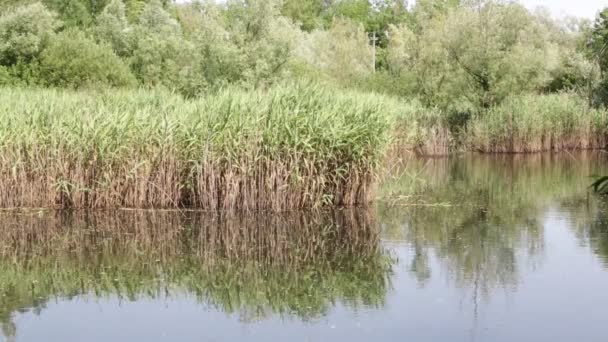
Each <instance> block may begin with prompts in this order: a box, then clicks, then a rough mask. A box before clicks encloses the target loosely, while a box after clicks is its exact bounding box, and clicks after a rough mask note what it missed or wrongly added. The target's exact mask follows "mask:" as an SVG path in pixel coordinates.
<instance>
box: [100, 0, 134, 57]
mask: <svg viewBox="0 0 608 342" xmlns="http://www.w3.org/2000/svg"><path fill="white" fill-rule="evenodd" d="M96 21H97V23H96V26H95V28H94V29H93V32H94V35H95V37H96V38H97V40H98V41H99V42H105V43H108V44H110V45H111V46H112V49H113V50H114V52H115V53H116V54H117V55H119V56H121V57H127V56H130V55H131V54H132V52H133V44H134V42H133V39H134V37H133V33H134V32H133V29H132V27H131V26H130V25H129V22H128V20H127V15H126V8H125V4H124V3H123V2H122V0H112V1H111V2H110V3H109V4H108V5H107V6H106V8H104V10H103V12H101V14H99V16H97V20H96Z"/></svg>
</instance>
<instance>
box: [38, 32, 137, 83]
mask: <svg viewBox="0 0 608 342" xmlns="http://www.w3.org/2000/svg"><path fill="white" fill-rule="evenodd" d="M40 77H41V83H43V84H45V85H49V86H59V87H68V88H79V87H83V86H89V85H92V84H98V85H102V86H115V87H125V86H130V85H133V84H134V83H135V79H134V78H133V75H132V74H131V72H130V71H129V69H128V67H127V66H126V65H125V64H124V63H123V62H122V60H121V59H120V58H119V57H118V56H116V55H115V54H114V52H112V49H111V48H110V47H109V46H107V45H99V44H96V43H95V42H94V41H92V40H91V39H89V38H87V37H86V36H85V35H84V34H83V33H81V32H77V31H66V32H62V33H60V34H58V35H57V36H55V37H53V39H52V40H51V42H50V44H49V47H48V48H47V49H46V50H45V51H44V52H43V53H42V56H41V61H40Z"/></svg>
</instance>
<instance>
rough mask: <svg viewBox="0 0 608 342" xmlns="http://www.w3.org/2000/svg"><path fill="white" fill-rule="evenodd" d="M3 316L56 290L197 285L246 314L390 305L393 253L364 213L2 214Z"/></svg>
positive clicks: (155, 292)
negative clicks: (391, 253) (388, 297)
mask: <svg viewBox="0 0 608 342" xmlns="http://www.w3.org/2000/svg"><path fill="white" fill-rule="evenodd" d="M0 220H1V222H2V227H3V229H2V230H0V256H1V258H0V323H1V325H2V330H3V332H4V334H5V335H6V336H14V335H15V332H16V331H15V330H16V328H15V325H14V324H13V322H12V317H13V316H14V315H15V313H17V312H26V311H33V312H36V313H40V312H41V311H42V310H43V309H44V308H45V304H46V302H47V301H48V300H49V299H52V298H66V299H69V298H74V297H76V296H79V295H83V294H93V295H94V296H96V297H98V298H103V297H109V296H118V297H120V298H123V299H126V300H130V301H136V300H139V299H142V298H157V297H161V296H170V295H171V294H178V293H187V294H194V295H195V296H196V298H197V299H198V301H200V302H201V303H203V304H205V305H208V306H210V307H213V308H214V309H216V310H219V311H223V312H226V313H237V314H239V315H241V318H242V319H243V320H245V321H255V320H259V319H262V318H264V317H267V316H269V315H287V316H294V317H298V318H299V319H303V320H311V319H315V318H318V317H321V316H322V315H324V314H325V313H326V312H327V311H328V310H329V309H330V308H331V307H332V306H333V305H334V304H335V303H336V302H340V303H343V304H344V305H347V306H348V307H350V308H351V309H353V310H356V309H357V308H358V307H360V306H362V307H376V308H380V307H382V306H383V305H384V302H385V297H386V294H387V291H388V290H389V289H390V274H391V259H390V258H389V257H388V255H387V254H386V253H385V251H384V250H383V249H382V248H381V246H380V244H379V234H378V230H377V224H376V223H375V221H374V219H373V217H372V216H371V215H369V213H367V212H365V211H348V210H344V211H335V212H325V213H316V214H310V215H302V214H284V215H264V214H258V215H243V216H230V217H227V216H223V215H205V214H197V213H183V214H175V213H169V212H164V213H163V212H145V213H141V212H119V213H111V214H108V213H95V214H92V213H73V214H65V213H40V214H37V213H28V214H11V215H2V216H1V217H0Z"/></svg>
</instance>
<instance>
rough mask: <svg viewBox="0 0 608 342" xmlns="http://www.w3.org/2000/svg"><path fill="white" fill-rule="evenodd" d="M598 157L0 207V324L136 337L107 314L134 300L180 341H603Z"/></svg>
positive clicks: (607, 281) (475, 161) (419, 167)
mask: <svg viewBox="0 0 608 342" xmlns="http://www.w3.org/2000/svg"><path fill="white" fill-rule="evenodd" d="M607 161H608V157H606V156H605V155H603V154H593V153H582V154H544V155H534V156H525V157H524V156H498V157H496V156H494V157H487V156H470V155H467V156H461V157H458V158H451V159H432V160H412V161H409V162H408V164H407V165H406V168H405V169H404V170H402V172H399V173H397V172H395V174H394V176H393V177H391V178H388V179H387V180H386V182H385V185H384V187H382V189H381V194H382V201H380V203H379V204H378V207H377V208H374V209H373V210H370V211H367V210H342V211H331V212H330V211H328V212H318V213H306V214H302V213H286V214H283V215H270V214H252V215H242V216H225V215H211V214H201V213H192V212H190V213H182V214H176V213H169V212H125V211H120V212H105V213H100V212H96V213H86V212H82V213H72V214H65V213H50V212H42V213H27V214H10V215H9V214H4V215H0V226H1V227H2V229H1V230H0V323H1V324H2V329H3V331H4V333H5V334H6V335H8V336H13V337H14V336H17V337H19V338H20V340H23V341H37V340H40V339H42V338H43V337H45V336H46V335H45V334H46V333H49V332H50V333H49V334H50V335H49V336H54V337H56V339H57V340H74V341H78V340H83V339H88V338H89V337H99V338H98V339H97V340H120V341H123V340H124V341H130V340H134V339H135V340H138V339H142V338H141V336H142V332H141V329H142V328H141V326H138V325H136V324H134V322H133V321H131V322H123V321H122V320H120V319H115V318H116V317H125V316H128V315H134V313H135V315H136V314H137V313H138V312H139V313H141V312H142V311H145V312H146V313H148V312H151V314H150V315H148V316H146V317H147V318H149V319H151V320H152V321H154V322H157V323H158V322H160V323H158V324H162V323H164V322H166V323H167V324H166V327H169V328H166V329H173V330H171V331H172V332H173V334H174V335H175V336H185V337H186V338H191V339H195V338H196V339H198V337H202V338H201V339H212V340H213V339H214V338H215V339H220V340H235V341H238V340H255V341H269V340H271V341H273V340H276V341H282V340H285V339H286V338H287V337H293V336H296V337H297V338H296V340H297V339H298V338H300V337H301V339H302V340H307V339H308V340H312V341H317V340H345V341H352V342H355V341H369V340H377V341H394V340H397V339H409V340H414V341H445V340H449V341H471V340H480V341H493V342H501V341H504V342H507V341H517V340H535V341H572V340H584V341H603V340H604V337H605V332H604V331H603V323H602V322H603V321H604V320H605V312H604V311H605V310H604V309H605V307H606V306H608V292H606V291H605V288H606V287H607V286H608V201H607V200H600V199H598V198H596V197H595V196H593V195H589V194H588V193H587V186H588V184H589V183H590V179H589V177H588V176H589V175H593V174H608V162H607ZM503 294H506V295H503ZM79 298H95V299H98V300H99V303H98V305H100V306H101V307H103V308H105V310H104V312H102V313H98V312H97V311H96V312H95V313H91V312H90V311H91V310H90V309H91V303H88V302H84V303H83V302H79V301H78V300H72V299H79ZM116 298H119V299H122V300H123V301H125V302H127V301H128V302H129V303H130V304H132V305H130V306H129V308H125V309H123V308H122V307H120V308H117V306H119V305H118V304H117V299H116ZM166 298H169V300H168V301H167V302H168V303H169V304H167V306H171V305H172V306H173V309H172V310H167V311H163V308H162V307H163V304H164V303H165V302H164V300H165V299H166ZM55 299H57V300H56V301H54V300H55ZM176 303H177V304H176ZM51 304H53V305H51ZM182 305H188V306H189V307H190V308H193V307H194V308H198V307H204V308H206V310H203V311H196V310H194V309H192V310H190V311H188V312H187V313H183V312H180V309H181V307H182ZM175 307H178V308H177V309H175ZM87 310H89V311H87ZM99 311H101V310H99ZM73 312H89V315H88V316H87V317H86V318H84V319H81V323H82V321H84V320H87V319H89V320H90V319H92V320H95V319H98V320H102V321H104V322H106V321H110V322H111V323H108V324H109V325H111V329H110V330H111V332H112V334H109V335H108V336H105V335H104V336H97V335H95V336H91V335H90V334H89V330H87V329H86V328H80V329H79V328H78V324H74V323H73V320H74V319H75V318H74V317H73V315H71V313H73ZM125 312H127V313H128V314H125ZM35 314H38V315H40V316H36V318H37V319H36V320H33V319H32V316H34V315H35ZM24 317H25V319H24V320H20V319H21V318H24ZM176 317H177V318H176ZM234 317H237V318H236V319H234ZM38 318H39V319H38ZM113 318H114V320H113V321H112V320H111V319H113ZM138 318H139V317H138ZM201 321H203V322H212V323H207V325H205V326H204V327H203V328H202V329H201V330H204V331H203V332H201V331H197V330H196V329H191V328H192V327H200V322H201ZM252 323H253V324H252ZM74 326H76V327H74ZM133 326H135V328H133V329H131V330H132V331H131V332H132V334H133V335H128V334H122V335H121V334H120V333H115V332H116V331H119V332H120V331H123V330H126V329H128V328H129V327H133ZM242 327H246V328H243V330H248V329H250V330H249V331H245V332H243V331H241V330H239V328H242ZM144 329H145V328H144ZM184 329H185V330H187V331H189V332H188V333H184V334H182V335H179V334H180V333H181V331H182V330H184ZM17 330H18V331H17ZM66 330H69V331H70V334H68V335H62V334H61V333H63V332H64V331H66ZM150 330H151V332H150V334H148V335H145V336H146V340H151V341H161V340H163V339H162V338H161V337H159V336H160V333H159V332H160V331H159V330H160V329H154V327H151V328H150ZM24 331H26V332H27V333H28V334H23V333H21V334H18V333H19V332H24ZM133 331H135V332H133ZM251 331H253V332H251ZM53 333H54V335H53ZM16 334H17V335H16ZM197 334H198V335H197ZM41 336H42V337H41ZM58 336H59V337H58ZM66 336H67V337H66ZM168 336H170V337H172V338H173V337H174V336H172V335H168ZM218 336H219V337H218ZM62 337H63V338H62Z"/></svg>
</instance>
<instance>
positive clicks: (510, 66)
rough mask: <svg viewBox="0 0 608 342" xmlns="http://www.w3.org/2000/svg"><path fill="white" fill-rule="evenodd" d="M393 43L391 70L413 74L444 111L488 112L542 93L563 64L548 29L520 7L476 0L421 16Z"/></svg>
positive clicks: (427, 99)
mask: <svg viewBox="0 0 608 342" xmlns="http://www.w3.org/2000/svg"><path fill="white" fill-rule="evenodd" d="M424 4H425V2H421V4H420V5H421V6H422V5H424ZM393 39H394V40H393ZM392 40H393V41H392V42H391V44H390V47H389V48H390V52H389V55H390V56H391V63H392V65H391V67H392V69H393V70H396V71H397V72H408V73H413V74H414V75H415V76H414V78H415V79H417V82H418V88H419V89H420V94H421V95H422V97H423V99H425V102H427V104H437V105H440V106H441V107H444V108H447V107H451V106H453V104H456V103H457V104H459V105H461V106H462V105H463V104H464V105H465V107H472V108H476V109H485V108H489V107H491V106H493V105H495V104H497V103H500V102H501V101H502V100H503V99H504V98H505V97H506V96H508V95H512V94H518V93H522V92H529V91H534V90H539V89H542V88H544V87H545V86H546V85H547V84H548V83H549V82H550V75H551V73H552V71H553V70H555V69H556V68H557V67H558V65H559V49H558V45H557V44H556V43H555V42H553V41H552V39H551V36H550V34H549V31H548V30H547V27H546V26H544V25H542V24H541V23H540V22H539V21H538V20H536V18H535V17H534V16H532V15H531V14H530V13H529V12H528V11H527V10H526V9H525V8H524V7H523V6H521V5H519V4H516V3H509V2H505V3H503V2H499V1H471V2H467V3H465V4H463V5H461V6H458V7H455V8H451V9H449V10H447V11H442V12H438V13H437V12H433V14H432V15H427V14H425V15H421V14H420V12H418V17H417V18H416V24H415V25H414V26H413V29H410V28H409V27H405V26H401V27H395V28H393V38H392Z"/></svg>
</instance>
